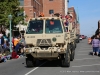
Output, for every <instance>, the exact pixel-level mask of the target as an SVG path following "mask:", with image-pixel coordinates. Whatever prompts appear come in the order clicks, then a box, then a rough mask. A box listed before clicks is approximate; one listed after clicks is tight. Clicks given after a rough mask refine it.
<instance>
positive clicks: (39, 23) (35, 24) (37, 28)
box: [26, 20, 43, 34]
mask: <svg viewBox="0 0 100 75" xmlns="http://www.w3.org/2000/svg"><path fill="white" fill-rule="evenodd" d="M41 33H43V20H31V21H30V22H29V24H28V27H27V30H26V34H41Z"/></svg>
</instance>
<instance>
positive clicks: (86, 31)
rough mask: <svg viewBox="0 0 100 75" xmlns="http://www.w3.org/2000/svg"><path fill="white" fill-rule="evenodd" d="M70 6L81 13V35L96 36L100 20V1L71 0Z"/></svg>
mask: <svg viewBox="0 0 100 75" xmlns="http://www.w3.org/2000/svg"><path fill="white" fill-rule="evenodd" d="M68 6H69V7H72V6H74V8H75V10H76V12H77V13H79V22H80V31H81V34H83V35H86V36H92V35H94V34H95V31H96V29H97V27H98V20H100V0H69V4H68Z"/></svg>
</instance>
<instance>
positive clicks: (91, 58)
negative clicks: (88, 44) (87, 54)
mask: <svg viewBox="0 0 100 75" xmlns="http://www.w3.org/2000/svg"><path fill="white" fill-rule="evenodd" d="M86 59H88V60H89V59H100V58H82V59H75V60H86Z"/></svg>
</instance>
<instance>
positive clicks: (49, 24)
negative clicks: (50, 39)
mask: <svg viewBox="0 0 100 75" xmlns="http://www.w3.org/2000/svg"><path fill="white" fill-rule="evenodd" d="M45 33H63V30H62V26H61V22H60V20H46V25H45Z"/></svg>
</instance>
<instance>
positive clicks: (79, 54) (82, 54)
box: [77, 54, 89, 55]
mask: <svg viewBox="0 0 100 75" xmlns="http://www.w3.org/2000/svg"><path fill="white" fill-rule="evenodd" d="M77 55H89V54H77Z"/></svg>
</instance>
